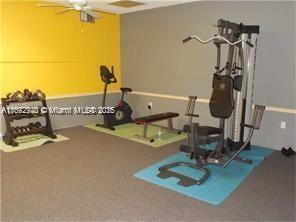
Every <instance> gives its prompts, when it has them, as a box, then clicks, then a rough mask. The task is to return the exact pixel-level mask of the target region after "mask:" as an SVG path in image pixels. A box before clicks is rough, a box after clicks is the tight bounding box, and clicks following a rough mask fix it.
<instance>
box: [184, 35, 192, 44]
mask: <svg viewBox="0 0 296 222" xmlns="http://www.w3.org/2000/svg"><path fill="white" fill-rule="evenodd" d="M191 39H192V37H191V36H189V37H187V38H186V39H183V43H186V42H188V41H190V40H191Z"/></svg>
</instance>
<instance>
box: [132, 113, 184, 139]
mask: <svg viewBox="0 0 296 222" xmlns="http://www.w3.org/2000/svg"><path fill="white" fill-rule="evenodd" d="M178 116H179V113H173V112H167V113H159V114H155V115H150V116H144V117H140V118H137V119H135V120H134V122H135V123H136V124H141V125H144V128H143V134H142V135H134V137H135V138H137V139H141V140H144V141H147V142H150V143H153V142H154V139H153V138H152V137H148V136H147V131H148V125H149V124H152V123H154V122H159V121H163V120H167V121H168V130H169V131H171V132H176V133H177V134H180V133H181V131H178V130H174V128H173V120H172V119H173V118H175V117H178Z"/></svg>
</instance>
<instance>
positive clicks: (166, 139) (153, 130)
mask: <svg viewBox="0 0 296 222" xmlns="http://www.w3.org/2000/svg"><path fill="white" fill-rule="evenodd" d="M85 127H87V128H90V129H93V130H96V131H99V132H102V133H107V134H110V135H113V136H118V137H121V138H125V139H128V140H132V141H136V142H138V143H142V144H146V145H148V146H151V147H161V146H164V145H167V144H170V143H174V142H177V141H180V140H183V139H185V138H186V134H185V133H181V134H177V133H174V132H169V131H168V130H167V129H164V128H162V127H160V126H155V125H149V126H148V137H153V138H154V142H153V143H150V142H146V141H143V140H140V139H137V138H134V137H133V136H134V135H137V134H138V135H142V133H143V127H144V126H143V125H138V124H135V123H127V124H123V125H119V126H115V129H116V130H114V131H112V130H109V129H105V128H102V127H97V126H96V124H88V125H85ZM159 132H161V134H159Z"/></svg>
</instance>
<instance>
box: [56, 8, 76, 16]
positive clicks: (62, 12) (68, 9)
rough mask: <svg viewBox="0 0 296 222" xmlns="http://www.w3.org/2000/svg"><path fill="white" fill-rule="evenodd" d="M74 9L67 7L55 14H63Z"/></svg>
mask: <svg viewBox="0 0 296 222" xmlns="http://www.w3.org/2000/svg"><path fill="white" fill-rule="evenodd" d="M72 10H74V8H66V9H64V10H62V11H60V12H57V13H55V14H56V15H61V14H64V13H66V12H69V11H72Z"/></svg>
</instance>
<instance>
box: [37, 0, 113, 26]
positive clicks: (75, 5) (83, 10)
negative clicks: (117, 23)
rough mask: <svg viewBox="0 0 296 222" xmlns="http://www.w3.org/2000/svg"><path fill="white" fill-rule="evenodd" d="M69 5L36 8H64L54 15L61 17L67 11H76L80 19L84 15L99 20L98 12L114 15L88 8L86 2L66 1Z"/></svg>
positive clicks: (80, 0)
mask: <svg viewBox="0 0 296 222" xmlns="http://www.w3.org/2000/svg"><path fill="white" fill-rule="evenodd" d="M68 3H69V5H67V6H66V5H55V4H38V5H37V6H38V7H60V8H64V9H63V10H62V11H59V12H57V13H56V15H61V14H64V13H66V12H69V11H73V10H74V11H78V12H80V14H81V18H82V17H83V16H85V15H86V17H90V18H92V20H93V21H94V19H98V18H100V14H99V13H98V12H104V13H108V14H112V15H114V13H111V12H107V11H103V10H99V9H94V8H92V7H90V6H88V2H87V1H86V0H68Z"/></svg>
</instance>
